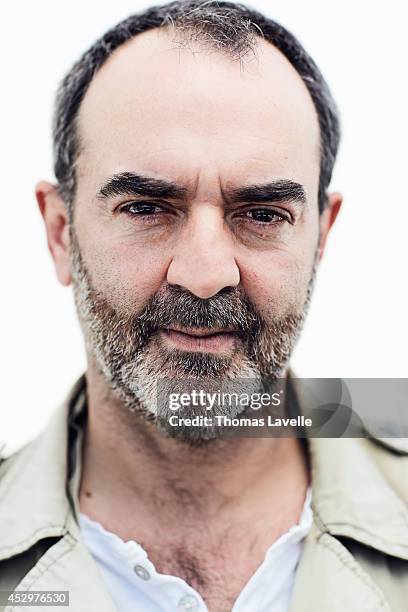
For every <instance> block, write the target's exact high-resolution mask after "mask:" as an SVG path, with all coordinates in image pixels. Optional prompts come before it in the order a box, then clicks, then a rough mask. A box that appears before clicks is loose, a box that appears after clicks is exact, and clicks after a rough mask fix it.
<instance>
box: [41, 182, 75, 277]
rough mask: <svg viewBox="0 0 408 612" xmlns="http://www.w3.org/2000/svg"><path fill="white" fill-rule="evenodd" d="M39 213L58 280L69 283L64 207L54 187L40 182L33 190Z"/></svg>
mask: <svg viewBox="0 0 408 612" xmlns="http://www.w3.org/2000/svg"><path fill="white" fill-rule="evenodd" d="M35 196H36V198H37V202H38V206H39V208H40V212H41V214H42V217H43V219H44V223H45V230H46V232H47V242H48V248H49V250H50V253H51V255H52V258H53V260H54V265H55V270H56V272H57V277H58V280H59V281H60V283H61V284H62V285H65V286H67V285H69V284H70V283H71V280H72V278H71V271H70V260H69V224H68V215H67V211H66V206H65V203H64V201H63V199H62V198H61V196H60V194H59V192H58V189H57V188H56V186H55V185H52V184H51V183H48V182H46V181H41V182H40V183H38V185H37V186H36V188H35Z"/></svg>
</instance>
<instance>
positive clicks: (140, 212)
mask: <svg viewBox="0 0 408 612" xmlns="http://www.w3.org/2000/svg"><path fill="white" fill-rule="evenodd" d="M120 212H125V213H128V214H129V215H132V216H137V217H151V216H153V215H157V214H159V213H161V212H166V211H165V209H164V208H163V207H162V206H159V205H158V204H155V203H154V202H129V203H128V204H125V205H124V206H122V207H121V209H120Z"/></svg>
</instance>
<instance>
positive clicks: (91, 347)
mask: <svg viewBox="0 0 408 612" xmlns="http://www.w3.org/2000/svg"><path fill="white" fill-rule="evenodd" d="M70 232H71V236H70V237H71V242H70V244H71V253H70V255H71V271H72V278H73V288H74V297H75V303H76V308H77V312H78V317H79V320H80V324H81V327H82V331H83V334H84V338H85V344H86V349H87V353H88V356H90V357H92V358H93V360H94V362H95V363H96V365H97V367H98V369H99V370H100V372H101V373H102V375H103V376H104V378H105V380H106V381H107V383H108V386H109V388H110V389H112V391H113V392H114V393H115V395H116V396H117V397H118V398H119V400H120V402H121V404H123V406H124V407H125V408H127V409H128V410H129V411H130V412H136V413H137V414H138V415H142V416H143V417H144V418H147V419H148V420H149V421H153V422H155V423H156V424H158V425H160V429H165V430H167V433H168V434H170V435H172V436H174V437H178V438H180V439H182V440H185V441H190V442H191V441H192V440H195V441H200V440H208V439H212V438H214V437H215V433H214V430H213V428H211V427H204V426H203V427H198V428H197V427H194V428H191V427H177V428H170V427H169V428H166V427H163V424H165V423H167V422H168V417H169V415H170V414H171V412H170V410H169V402H168V398H169V394H170V393H174V392H178V393H183V392H186V391H188V390H189V389H190V390H191V389H193V388H200V389H203V390H206V391H209V390H210V389H211V391H214V390H216V389H215V387H214V384H217V385H218V387H217V389H220V385H221V386H222V387H223V389H224V390H227V391H228V392H237V393H243V392H245V393H249V394H251V393H255V392H257V391H259V390H260V389H264V388H265V385H268V384H273V383H274V381H275V382H276V381H277V380H279V379H280V378H283V377H284V376H285V373H286V369H287V366H288V362H289V359H290V356H291V354H292V352H293V348H294V346H295V344H296V341H297V339H298V336H299V334H300V331H301V329H302V326H303V323H304V320H305V317H306V314H307V310H308V307H309V304H310V298H311V295H312V290H313V285H314V280H315V275H316V267H317V266H316V264H315V265H314V267H313V270H312V274H311V277H310V280H309V284H308V289H307V297H306V301H305V303H304V305H303V308H302V310H301V312H296V313H290V314H287V315H285V316H284V317H281V318H274V319H272V320H270V321H268V322H266V321H265V319H264V318H263V317H262V316H261V315H260V314H259V313H258V312H257V311H256V309H255V308H254V307H253V305H252V304H251V303H250V301H249V300H248V299H247V297H246V296H245V295H244V294H243V292H242V290H240V289H239V288H231V289H228V290H223V291H221V292H219V293H218V294H217V295H215V296H212V297H211V298H208V299H201V298H198V297H197V296H195V295H193V294H192V293H190V292H189V291H187V290H185V289H183V288H180V287H176V286H170V285H167V286H166V287H165V288H163V289H160V290H159V292H157V293H156V294H155V295H154V296H153V297H152V298H150V300H149V301H148V303H147V305H146V306H145V307H144V308H143V309H142V310H141V311H140V312H139V313H137V314H135V313H134V312H132V309H131V307H130V308H126V307H125V305H123V306H124V307H123V312H120V311H119V310H118V309H116V308H114V307H112V305H111V304H110V303H109V302H108V300H107V299H106V297H105V296H104V295H102V294H101V293H100V292H98V291H97V290H96V289H95V288H94V287H93V285H92V281H91V277H90V273H89V271H88V270H87V268H86V265H85V262H84V260H83V258H82V255H81V252H80V249H79V245H78V241H77V238H76V234H75V231H74V228H73V227H72V226H71V228H70ZM128 311H131V312H130V314H129V313H128ZM176 324H177V325H179V326H182V327H190V328H194V327H197V328H199V327H201V328H211V327H217V328H225V327H233V328H235V329H237V330H239V331H238V335H239V337H240V340H241V343H240V344H239V345H237V346H236V348H235V349H234V350H233V351H232V354H231V355H229V356H228V357H225V356H218V355H214V354H210V353H198V352H187V351H178V350H173V351H169V350H168V349H167V348H166V347H165V346H164V345H163V344H162V342H161V341H160V337H159V336H158V334H157V333H156V332H157V330H158V329H159V328H162V327H166V326H169V325H176ZM244 413H245V407H240V406H237V405H236V406H230V405H221V404H216V405H214V406H213V410H212V415H220V416H228V417H235V416H237V415H239V414H241V416H242V415H243V414H244ZM206 415H208V412H207V410H206V408H205V407H203V406H196V407H188V408H187V409H185V410H183V416H184V417H194V416H206Z"/></svg>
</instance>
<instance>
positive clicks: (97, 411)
mask: <svg viewBox="0 0 408 612" xmlns="http://www.w3.org/2000/svg"><path fill="white" fill-rule="evenodd" d="M87 385H88V386H87V389H88V423H87V428H86V431H85V436H84V446H83V466H82V468H83V469H82V478H81V486H80V499H79V504H80V509H81V511H82V512H84V513H85V514H87V515H88V516H90V517H91V518H93V519H94V520H96V521H99V522H100V523H102V525H104V527H105V528H106V529H108V530H110V531H113V532H115V533H117V534H118V535H120V536H121V537H122V538H123V539H131V538H133V539H135V535H136V532H137V526H140V524H141V523H142V524H143V525H144V526H145V527H146V528H147V529H149V528H150V529H152V530H153V533H154V532H155V526H156V527H157V525H160V524H163V523H162V521H163V520H164V521H166V522H168V521H169V518H170V519H171V517H172V516H174V517H175V518H176V517H180V516H182V517H183V523H185V524H186V525H187V524H189V523H190V524H191V525H195V527H197V526H199V525H200V523H201V524H206V525H208V524H211V523H212V522H213V523H214V524H215V523H216V524H218V525H220V524H222V523H223V521H224V520H225V521H228V524H231V522H232V523H234V521H235V520H236V521H237V522H239V523H240V522H241V521H243V520H245V519H246V517H247V518H248V520H250V521H251V522H252V523H253V521H254V517H255V519H256V518H257V517H262V516H263V517H264V516H265V508H267V509H268V510H267V511H268V515H269V516H270V517H273V519H272V523H273V522H274V521H275V527H276V535H277V536H278V535H279V534H280V532H282V533H283V531H284V530H285V528H289V527H290V526H291V525H292V524H293V523H294V522H296V521H297V520H298V518H299V515H300V511H301V508H302V505H303V501H304V497H305V492H306V488H307V485H308V468H307V460H306V457H305V453H304V449H303V447H302V444H301V442H300V440H297V439H295V438H237V439H228V440H213V441H210V442H206V443H204V444H203V445H201V446H192V445H190V444H187V443H184V442H182V441H179V440H175V439H172V438H169V437H167V436H164V435H163V434H162V433H160V432H159V431H158V430H157V429H156V427H155V425H154V423H151V422H148V421H147V420H146V419H145V418H144V417H143V416H141V415H138V414H135V413H130V412H129V411H127V410H126V408H124V406H123V405H122V404H121V402H120V400H118V399H117V397H116V396H115V395H114V394H113V393H112V392H111V391H110V390H109V388H108V387H107V385H106V383H105V381H104V379H103V378H102V376H101V375H100V374H99V373H98V372H97V370H96V368H93V367H90V368H89V370H88V373H87ZM203 521H204V523H203ZM178 522H180V521H178ZM286 523H288V525H287V526H286ZM180 528H182V525H180Z"/></svg>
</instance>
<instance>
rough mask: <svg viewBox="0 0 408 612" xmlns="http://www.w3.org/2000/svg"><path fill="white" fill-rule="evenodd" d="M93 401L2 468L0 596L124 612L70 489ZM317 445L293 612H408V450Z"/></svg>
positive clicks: (55, 421)
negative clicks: (47, 598) (55, 593)
mask: <svg viewBox="0 0 408 612" xmlns="http://www.w3.org/2000/svg"><path fill="white" fill-rule="evenodd" d="M84 402H85V381H84V378H81V379H80V380H79V381H78V383H77V384H76V386H75V387H74V389H73V391H72V392H71V394H70V397H69V398H68V400H67V402H66V403H65V405H64V407H63V408H62V409H60V410H59V411H57V412H56V413H55V414H54V416H53V418H52V420H51V422H50V425H49V427H48V428H47V430H46V431H45V432H44V433H43V434H42V435H41V436H40V437H39V438H37V439H36V440H34V441H33V442H31V443H30V444H28V445H27V446H26V447H24V448H23V449H22V450H20V451H19V452H17V453H16V454H14V455H13V456H12V457H11V458H9V459H7V460H5V461H3V462H2V464H1V465H0V590H1V589H13V588H14V589H16V590H22V591H30V590H36V591H39V590H66V591H69V592H70V606H69V608H68V609H69V610H73V611H75V612H88V611H93V612H114V610H115V607H114V604H113V602H112V599H111V597H110V595H109V593H108V591H107V589H106V587H105V585H104V582H103V580H102V578H101V576H100V574H99V570H98V568H97V566H96V564H95V562H94V561H93V559H92V557H91V556H90V554H89V553H88V551H87V549H86V547H85V546H84V544H83V542H82V540H81V535H80V532H79V529H78V525H77V523H76V520H75V514H76V510H77V507H76V491H77V487H78V482H77V481H75V478H74V480H73V481H72V479H71V480H70V482H71V483H72V482H73V484H71V485H70V486H68V485H67V480H68V478H67V477H68V476H70V474H69V472H73V471H74V470H73V465H74V464H73V463H72V460H73V459H75V457H74V458H73V457H72V451H71V454H69V448H73V446H76V447H78V445H74V444H73V439H74V438H75V435H77V434H76V432H77V431H80V429H79V428H78V427H76V428H75V426H74V427H73V426H72V425H71V426H70V427H68V417H69V416H70V419H71V420H72V414H76V415H78V414H79V415H81V414H82V413H83V411H82V413H81V407H83V405H84ZM309 446H310V456H311V465H312V483H313V485H312V486H313V512H314V523H313V527H312V530H311V532H310V534H309V535H308V537H307V539H306V544H305V547H304V552H303V555H302V558H301V561H300V565H299V568H298V572H297V576H296V581H295V587H294V593H293V599H292V603H291V608H290V612H379V611H384V612H385V611H392V612H407V611H408V508H407V502H408V447H407V444H406V442H405V441H403V440H399V441H398V440H393V441H389V442H387V444H385V443H384V441H383V442H381V443H380V442H374V441H371V440H368V439H353V438H350V439H346V438H343V439H322V438H320V439H319V438H317V439H314V440H310V442H309ZM68 457H70V459H69V461H68ZM74 467H75V466H74ZM76 472H78V470H76ZM70 499H71V502H70ZM40 609H41V608H34V607H33V608H31V607H18V606H13V607H2V606H0V610H2V611H3V610H7V611H9V610H15V611H17V610H19V611H20V610H21V612H27V611H28V610H32V611H33V612H34V611H35V610H40ZM64 609H67V608H63V607H47V608H46V610H48V611H49V612H52V611H54V612H58V611H59V612H62V611H63V610H64ZM120 612H128V611H122V610H121V611H120ZM248 612H256V611H255V610H250V611H248Z"/></svg>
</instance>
